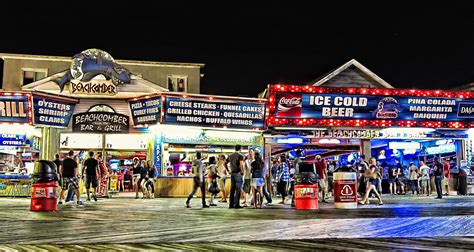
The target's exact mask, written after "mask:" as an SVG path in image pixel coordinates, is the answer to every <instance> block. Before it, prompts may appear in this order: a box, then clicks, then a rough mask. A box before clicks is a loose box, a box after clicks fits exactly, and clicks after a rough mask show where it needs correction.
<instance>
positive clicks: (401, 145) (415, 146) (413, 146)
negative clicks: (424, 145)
mask: <svg viewBox="0 0 474 252" xmlns="http://www.w3.org/2000/svg"><path fill="white" fill-rule="evenodd" d="M420 147H421V145H420V143H418V142H390V143H388V148H389V149H397V150H406V149H410V150H419V149H420Z"/></svg>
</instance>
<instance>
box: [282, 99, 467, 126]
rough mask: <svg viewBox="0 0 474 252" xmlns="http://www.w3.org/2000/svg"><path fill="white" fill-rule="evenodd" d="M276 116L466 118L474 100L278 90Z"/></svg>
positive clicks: (453, 119)
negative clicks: (286, 91)
mask: <svg viewBox="0 0 474 252" xmlns="http://www.w3.org/2000/svg"><path fill="white" fill-rule="evenodd" d="M275 101H276V103H277V104H275V107H276V109H275V112H274V113H275V114H274V116H275V117H276V118H316V119H367V120H379V119H380V120H411V121H441V122H451V121H466V120H469V119H471V120H472V119H473V118H474V99H461V98H446V97H419V96H416V97H411V96H382V95H359V94H353V95H352V94H307V93H277V94H276V99H275Z"/></svg>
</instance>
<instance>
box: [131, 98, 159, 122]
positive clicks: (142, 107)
mask: <svg viewBox="0 0 474 252" xmlns="http://www.w3.org/2000/svg"><path fill="white" fill-rule="evenodd" d="M129 105H130V112H131V113H130V114H131V115H132V119H133V125H135V126H137V125H144V124H148V125H151V124H158V123H159V122H160V116H161V97H160V96H157V97H152V98H145V99H137V100H135V99H134V100H130V101H129Z"/></svg>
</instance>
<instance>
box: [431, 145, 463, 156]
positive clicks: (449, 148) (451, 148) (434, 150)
mask: <svg viewBox="0 0 474 252" xmlns="http://www.w3.org/2000/svg"><path fill="white" fill-rule="evenodd" d="M451 152H456V145H455V144H446V145H440V146H436V147H429V148H426V154H429V155H435V154H442V153H451Z"/></svg>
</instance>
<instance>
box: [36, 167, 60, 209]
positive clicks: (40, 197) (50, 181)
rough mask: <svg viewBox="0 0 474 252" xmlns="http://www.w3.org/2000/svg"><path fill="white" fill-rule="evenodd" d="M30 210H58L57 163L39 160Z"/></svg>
mask: <svg viewBox="0 0 474 252" xmlns="http://www.w3.org/2000/svg"><path fill="white" fill-rule="evenodd" d="M32 177H33V186H32V187H31V203H30V211H56V210H58V206H57V199H58V182H57V181H58V180H59V174H58V173H57V168H56V164H54V163H53V162H51V161H48V160H39V161H37V162H36V163H35V168H34V170H33V176H32Z"/></svg>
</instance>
